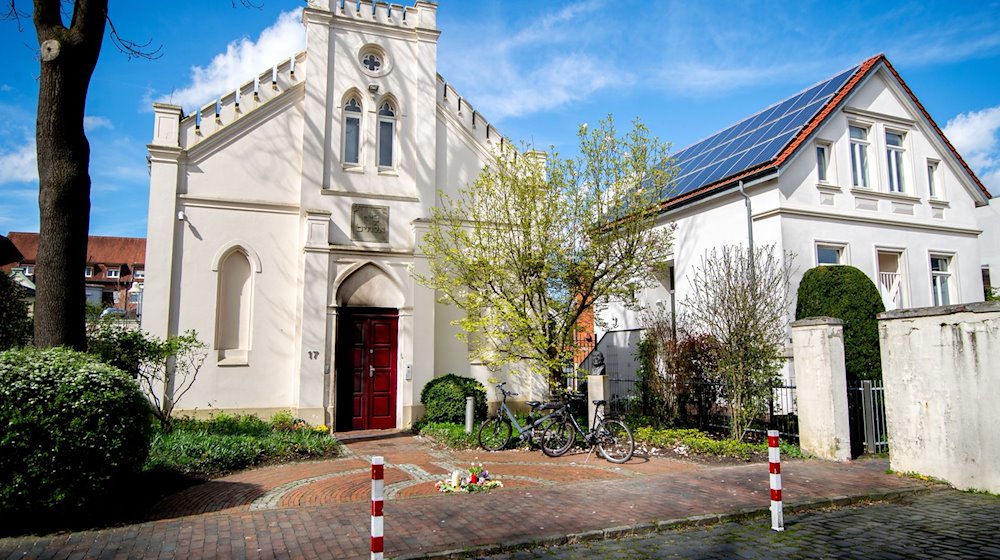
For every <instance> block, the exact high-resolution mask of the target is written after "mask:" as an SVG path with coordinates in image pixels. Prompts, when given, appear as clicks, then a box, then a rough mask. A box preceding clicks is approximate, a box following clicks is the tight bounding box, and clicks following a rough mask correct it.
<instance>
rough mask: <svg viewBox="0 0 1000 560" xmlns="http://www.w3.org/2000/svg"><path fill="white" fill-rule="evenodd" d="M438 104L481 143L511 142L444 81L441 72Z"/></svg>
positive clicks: (487, 144) (438, 86)
mask: <svg viewBox="0 0 1000 560" xmlns="http://www.w3.org/2000/svg"><path fill="white" fill-rule="evenodd" d="M437 104H438V107H440V108H442V109H444V110H445V111H447V112H448V113H449V114H450V115H451V116H453V117H454V118H455V120H456V121H458V122H459V123H460V124H461V125H462V127H463V128H464V129H465V131H466V132H468V133H469V134H470V135H472V136H473V137H474V138H475V139H476V140H477V141H479V142H480V143H481V144H483V145H485V146H494V145H499V144H501V143H503V142H506V143H508V144H509V143H510V140H509V139H507V138H505V137H504V136H503V135H502V134H500V132H499V131H498V130H497V129H496V127H494V126H493V125H491V124H490V123H489V121H487V120H486V119H485V118H484V117H483V115H481V114H480V113H479V111H476V109H475V107H473V106H472V105H471V104H469V102H468V101H466V100H465V98H464V97H462V96H461V95H460V94H459V93H458V92H457V91H456V90H455V88H453V87H452V86H451V84H449V83H448V82H446V81H444V78H442V77H441V75H440V74H438V76H437Z"/></svg>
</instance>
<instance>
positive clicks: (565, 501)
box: [0, 437, 928, 558]
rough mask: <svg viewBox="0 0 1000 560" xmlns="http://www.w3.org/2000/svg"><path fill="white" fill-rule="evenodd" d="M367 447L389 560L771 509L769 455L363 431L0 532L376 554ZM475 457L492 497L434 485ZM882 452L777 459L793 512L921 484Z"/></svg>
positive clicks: (239, 550) (86, 552)
mask: <svg viewBox="0 0 1000 560" xmlns="http://www.w3.org/2000/svg"><path fill="white" fill-rule="evenodd" d="M371 455H383V456H384V457H385V460H386V463H387V468H386V497H387V501H386V503H385V508H384V515H385V548H386V556H387V557H390V558H419V557H434V556H447V555H450V554H455V555H458V554H460V553H463V551H464V553H471V554H475V553H488V552H496V551H499V550H505V549H510V548H512V547H519V546H528V545H531V544H534V543H537V544H556V543H563V542H567V541H579V540H588V539H595V538H605V537H610V536H620V535H625V534H637V533H647V532H652V531H655V530H657V529H658V528H663V527H669V526H673V525H676V524H681V523H705V522H710V521H714V520H718V519H725V518H732V517H734V516H735V517H739V516H743V515H747V514H749V513H751V512H761V511H766V510H767V508H768V505H769V494H768V469H767V464H766V463H764V464H748V465H737V466H721V467H720V466H706V465H699V464H695V463H691V462H686V461H677V460H672V459H667V458H656V457H654V458H649V459H647V458H642V457H637V458H635V459H633V460H632V461H630V462H629V463H628V464H625V465H621V466H619V465H612V464H611V463H608V462H606V461H603V460H602V459H600V458H599V457H597V456H590V457H588V455H587V454H586V453H577V454H575V455H571V456H567V457H561V458H559V459H555V460H553V459H549V458H547V457H545V456H544V455H542V453H540V452H537V451H535V452H527V451H520V450H515V451H505V452H500V453H487V452H484V451H462V452H451V451H442V450H434V449H431V448H429V447H428V445H427V444H426V442H423V441H420V440H418V439H416V438H413V437H396V438H392V439H385V440H373V441H357V442H353V443H349V444H348V453H347V456H345V457H344V458H340V459H336V460H331V461H319V462H311V463H299V464H295V465H283V466H280V467H270V468H264V469H258V470H254V471H248V472H246V473H240V474H237V475H233V476H231V477H226V478H223V479H219V480H215V481H212V482H208V483H205V484H202V485H199V486H195V487H192V488H189V489H187V490H185V491H183V492H181V493H178V494H176V495H173V496H169V497H168V498H166V499H165V500H163V501H162V502H161V503H160V504H159V505H158V506H157V507H156V508H154V511H153V512H152V516H153V519H152V520H150V521H148V522H145V523H141V524H137V525H130V526H124V527H116V528H111V529H105V530H100V531H87V532H79V533H71V534H58V535H48V536H43V537H18V538H9V539H0V558H55V557H58V558H66V557H74V558H76V557H79V558H153V557H158V558H217V557H218V558H223V557H232V558H368V557H369V552H368V545H369V542H368V535H369V523H370V517H369V515H370V512H369V501H368V500H369V491H370V490H369V489H370V480H369V471H368V459H369V458H370V456H371ZM476 457H478V458H479V460H480V461H482V462H484V463H485V464H486V466H487V468H489V469H490V470H491V472H493V473H494V475H495V476H496V477H498V478H499V479H500V480H502V481H503V482H504V486H505V488H503V489H500V490H496V491H494V492H492V493H490V494H474V495H440V494H437V493H436V492H435V491H434V488H433V483H434V480H441V479H443V478H445V477H446V475H447V473H449V472H450V471H451V470H452V469H463V468H465V467H467V466H468V464H469V462H471V461H473V460H475V458H476ZM887 467H888V461H885V460H863V461H856V462H854V463H850V464H835V463H826V462H820V461H790V462H786V463H784V464H783V465H782V479H783V482H784V493H783V497H784V499H785V505H786V511H788V510H789V509H791V508H794V507H795V506H803V505H815V504H830V503H850V502H851V501H856V500H860V499H864V498H868V497H882V496H892V495H898V494H900V493H908V492H913V491H920V490H923V489H925V488H927V487H928V485H927V484H926V483H923V482H920V481H917V480H912V479H908V478H905V477H900V476H896V475H891V474H886V473H885V470H886V468H887Z"/></svg>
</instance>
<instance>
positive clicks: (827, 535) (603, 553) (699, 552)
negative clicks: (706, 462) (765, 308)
mask: <svg viewBox="0 0 1000 560" xmlns="http://www.w3.org/2000/svg"><path fill="white" fill-rule="evenodd" d="M483 558H489V559H497V560H499V559H502V558H503V559H516V560H529V559H546V560H561V559H566V560H568V559H574V558H592V559H598V558H600V559H621V560H624V559H628V560H640V559H653V558H656V559H660V558H689V559H693V558H698V559H708V558H745V559H764V558H867V559H878V560H881V559H886V560H889V559H902V558H938V559H941V560H945V559H948V560H951V559H958V558H970V559H971V558H977V559H979V558H1000V497H998V496H990V495H983V494H972V493H968V492H959V491H957V490H950V489H949V490H937V491H931V492H928V493H922V494H914V495H910V496H907V497H905V498H902V499H899V500H897V501H895V502H876V503H873V504H867V505H855V506H851V507H844V508H837V509H826V510H814V511H810V512H805V513H799V514H788V513H786V515H785V531H783V532H776V531H772V530H771V529H770V518H759V519H754V520H750V521H745V522H741V523H735V522H731V523H722V524H718V525H714V526H711V527H706V528H692V529H685V530H677V531H667V532H663V533H659V534H656V535H652V536H646V537H633V538H628V539H622V540H615V541H597V542H588V543H582V544H577V545H570V546H561V547H551V548H537V549H533V550H526V551H518V552H513V553H509V554H501V555H496V556H489V557H483Z"/></svg>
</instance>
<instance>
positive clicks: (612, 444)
mask: <svg viewBox="0 0 1000 560" xmlns="http://www.w3.org/2000/svg"><path fill="white" fill-rule="evenodd" d="M594 404H595V405H597V410H596V411H595V414H594V425H593V427H592V428H591V429H590V431H588V432H584V431H583V428H581V427H580V424H579V423H578V422H577V421H576V418H575V417H574V416H573V414H572V413H571V412H570V410H569V403H563V404H562V405H561V406H560V407H559V409H558V410H556V411H555V412H554V413H552V414H551V415H550V416H555V415H558V416H559V418H557V419H556V420H555V421H554V422H553V423H552V424H550V425H549V427H548V428H546V429H545V431H544V432H543V433H542V442H541V443H542V452H543V453H545V454H546V455H548V456H549V457H559V456H561V455H565V454H566V453H567V452H568V451H569V450H570V449H572V447H573V444H574V443H576V436H577V434H578V433H579V434H580V435H581V436H583V440H584V441H585V442H587V444H588V445H590V448H591V450H593V448H594V447H597V450H598V451H600V453H601V455H603V456H604V458H605V459H607V460H608V461H611V462H612V463H624V462H626V461H628V460H629V459H631V458H632V455H633V454H634V453H635V439H634V438H633V437H632V430H630V429H629V427H628V426H627V425H626V424H625V422H622V421H621V420H618V419H617V418H607V417H606V416H605V415H604V412H603V411H604V410H605V409H607V406H608V401H606V400H595V401H594Z"/></svg>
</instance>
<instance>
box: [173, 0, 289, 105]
mask: <svg viewBox="0 0 1000 560" xmlns="http://www.w3.org/2000/svg"><path fill="white" fill-rule="evenodd" d="M301 19H302V8H297V9H295V10H292V11H290V12H284V13H282V14H281V15H279V16H278V19H277V21H275V22H274V24H273V25H271V26H270V27H268V28H267V29H265V30H264V31H262V32H261V34H260V36H259V37H258V38H257V40H256V41H251V40H250V39H248V38H247V37H243V38H242V39H239V40H238V41H233V42H232V43H229V45H228V46H227V47H226V52H225V53H222V54H219V55H216V57H215V58H213V59H212V62H211V63H209V65H208V66H194V67H192V68H191V84H190V85H188V86H187V87H184V88H183V89H180V90H177V91H175V92H173V93H172V94H169V95H163V96H160V98H159V99H158V101H161V102H165V103H173V104H176V105H181V106H183V107H184V108H185V109H186V110H193V109H194V108H196V107H199V106H202V105H205V104H206V103H208V102H210V101H211V100H213V99H215V98H217V97H219V96H221V95H223V94H225V93H227V92H229V91H232V90H234V89H236V87H237V86H239V85H240V84H243V83H246V82H248V81H250V80H252V79H253V77H254V76H255V75H257V74H260V73H261V72H263V71H264V70H266V69H267V68H268V67H270V66H273V65H274V64H277V63H278V62H280V61H281V60H283V59H287V58H288V57H290V56H291V55H293V54H295V53H297V52H299V51H301V50H302V49H304V48H305V44H306V37H305V30H304V28H303V27H302V23H301Z"/></svg>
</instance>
